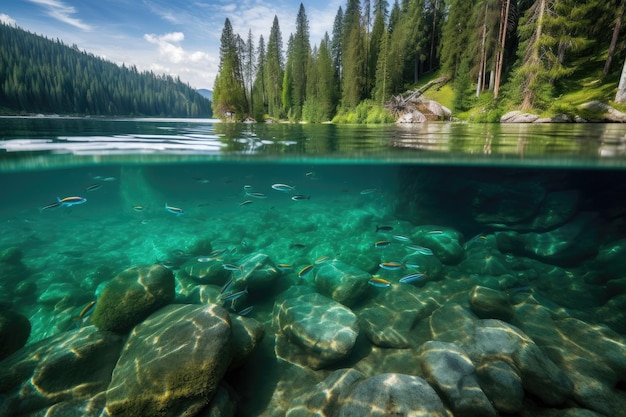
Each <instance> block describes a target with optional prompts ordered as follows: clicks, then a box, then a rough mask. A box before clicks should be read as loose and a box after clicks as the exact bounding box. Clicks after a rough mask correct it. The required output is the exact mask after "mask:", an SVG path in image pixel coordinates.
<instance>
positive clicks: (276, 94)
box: [265, 16, 284, 119]
mask: <svg viewBox="0 0 626 417" xmlns="http://www.w3.org/2000/svg"><path fill="white" fill-rule="evenodd" d="M282 45H283V39H282V35H281V33H280V26H279V24H278V17H276V16H274V22H273V23H272V29H271V31H270V37H269V41H268V43H267V58H266V60H265V64H266V82H265V88H266V91H267V113H268V114H269V115H270V116H271V117H274V118H277V119H278V118H280V117H281V116H282V115H283V104H282V85H283V78H284V61H283V46H282Z"/></svg>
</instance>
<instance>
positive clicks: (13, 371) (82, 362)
mask: <svg viewBox="0 0 626 417" xmlns="http://www.w3.org/2000/svg"><path fill="white" fill-rule="evenodd" d="M122 344H123V341H122V337H121V336H119V335H117V334H115V333H112V332H101V331H98V330H97V329H96V328H95V327H94V326H88V327H83V328H82V329H80V330H78V331H73V332H65V333H61V334H59V335H56V336H53V337H50V338H48V339H44V340H41V341H39V342H37V343H35V344H32V345H29V346H26V347H24V348H22V349H21V350H19V351H18V352H16V353H14V354H13V355H11V356H10V357H8V358H6V359H5V360H4V361H3V362H2V366H0V394H1V395H0V396H1V397H3V399H2V403H1V404H2V407H0V409H1V411H0V413H2V412H5V413H6V414H2V415H7V416H13V415H20V416H21V415H27V414H28V415H30V414H29V413H35V412H40V413H41V414H39V415H44V413H45V412H47V411H50V409H49V407H52V406H55V407H54V408H61V405H59V404H61V403H64V402H69V401H81V400H87V399H89V398H92V397H94V396H96V395H97V394H98V393H100V392H103V391H104V390H105V389H106V387H107V386H108V385H109V382H110V381H111V371H112V370H113V368H114V366H115V363H116V362H117V360H118V357H119V352H120V350H121V349H122ZM64 407H69V404H65V406H64ZM78 409H80V407H79V408H78ZM46 415H47V414H46ZM50 415H55V414H50ZM66 415H72V414H69V413H68V414H66ZM84 415H88V414H84Z"/></svg>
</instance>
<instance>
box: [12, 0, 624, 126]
mask: <svg viewBox="0 0 626 417" xmlns="http://www.w3.org/2000/svg"><path fill="white" fill-rule="evenodd" d="M625 10H626V2H625V1H624V0H607V1H601V0H593V1H587V2H580V1H574V0H472V1H466V0H395V1H394V2H393V4H392V3H391V2H389V1H387V0H375V1H374V2H371V0H363V1H362V2H361V1H360V0H347V1H346V4H345V5H343V6H340V7H339V8H338V10H337V13H336V16H335V19H334V22H333V25H332V30H331V31H330V33H328V32H327V33H326V35H325V36H324V38H323V39H322V40H321V41H320V42H319V44H313V45H312V44H311V40H310V33H309V21H308V18H307V15H306V10H305V7H304V5H303V4H300V7H299V9H298V13H297V16H296V21H295V23H296V30H295V33H292V34H290V35H289V36H288V38H287V39H286V41H285V42H283V40H284V39H283V35H282V33H281V30H280V24H279V21H278V18H277V17H274V21H273V24H272V27H271V30H270V32H269V36H268V37H267V38H265V36H267V34H261V35H260V36H259V37H258V40H257V41H255V38H256V35H255V34H253V33H252V31H251V30H249V31H248V33H247V35H246V36H245V37H242V36H240V35H239V34H236V33H234V31H233V28H232V25H231V23H230V20H229V19H226V21H225V22H224V27H223V30H222V35H221V45H220V51H219V53H220V65H219V72H218V75H217V77H216V79H215V83H214V92H213V101H212V102H209V101H208V100H206V99H205V98H203V97H202V96H201V95H200V94H198V92H197V91H195V90H194V89H192V88H191V87H190V86H189V85H187V84H184V83H183V82H181V81H180V79H174V78H172V77H170V76H163V75H157V74H154V73H152V72H139V71H138V70H137V68H136V67H134V66H133V67H126V66H122V67H119V66H117V65H116V64H113V63H111V62H108V61H105V60H103V59H101V58H98V57H96V56H94V55H92V54H89V53H87V52H84V51H79V50H78V47H76V46H75V45H74V46H72V47H70V46H67V45H64V44H63V43H62V42H61V41H60V40H58V39H57V40H56V41H54V40H50V39H47V38H44V37H41V36H38V35H35V34H32V33H29V32H26V31H24V30H22V29H19V28H17V27H12V26H9V25H5V24H0V35H1V36H0V39H2V42H1V43H0V63H1V64H2V65H0V114H4V115H28V114H38V113H43V114H61V115H78V116H85V115H89V116H131V117H132V116H159V117H212V115H213V114H214V115H215V117H219V118H221V119H223V120H227V121H244V120H256V121H264V120H265V121H267V120H273V121H286V122H310V123H325V122H333V123H350V124H352V123H366V124H380V123H391V122H393V121H394V120H395V117H394V116H392V115H391V113H390V112H389V111H388V110H387V109H386V108H385V104H386V103H388V101H389V99H390V98H391V97H393V96H397V95H400V94H407V92H411V91H414V90H415V89H417V88H423V87H424V86H425V85H426V84H427V83H428V82H430V81H431V80H434V79H436V78H441V77H444V78H446V79H448V82H447V83H445V84H443V85H437V86H435V87H433V88H430V89H428V90H426V91H424V97H425V98H428V99H431V100H435V101H437V102H439V103H441V104H443V105H444V106H446V107H447V108H449V109H451V110H452V117H453V118H454V119H457V120H466V121H470V122H497V121H499V118H500V117H501V116H502V115H503V114H504V113H506V112H509V111H511V110H522V111H525V112H532V113H535V114H538V115H540V116H542V117H551V116H554V115H559V114H566V115H568V116H570V118H571V119H573V118H574V117H577V116H578V117H582V118H594V116H595V115H594V114H593V112H591V111H589V110H584V109H581V108H580V107H579V106H580V105H581V104H583V103H586V102H589V101H598V102H600V103H607V104H609V105H611V106H613V107H615V108H616V109H617V110H621V111H626V105H625V104H623V102H624V101H626V71H625V70H624V68H626V65H625V62H624V61H625V58H626V37H625V36H623V35H624V34H623V32H624V31H625V30H626V25H624V24H623V23H624V20H625V19H626V12H625ZM266 39H267V40H266ZM285 47H286V48H285ZM396 113H397V112H396Z"/></svg>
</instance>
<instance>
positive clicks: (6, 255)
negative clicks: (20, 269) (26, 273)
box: [0, 247, 23, 264]
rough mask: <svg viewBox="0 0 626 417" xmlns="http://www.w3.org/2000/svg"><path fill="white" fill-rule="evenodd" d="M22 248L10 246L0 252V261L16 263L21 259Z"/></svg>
mask: <svg viewBox="0 0 626 417" xmlns="http://www.w3.org/2000/svg"><path fill="white" fill-rule="evenodd" d="M22 256H23V254H22V250H21V249H20V248H16V247H10V248H6V249H4V250H3V251H2V252H0V262H3V263H9V264H17V263H20V262H21V261H22Z"/></svg>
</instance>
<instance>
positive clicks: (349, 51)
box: [341, 0, 366, 109]
mask: <svg viewBox="0 0 626 417" xmlns="http://www.w3.org/2000/svg"><path fill="white" fill-rule="evenodd" d="M343 20H344V23H343V48H342V52H341V55H342V59H343V80H342V103H343V107H344V108H346V109H354V108H356V106H357V105H358V104H359V102H360V101H361V100H362V99H363V98H364V91H365V83H366V79H365V68H366V57H365V45H364V42H363V41H364V38H365V31H364V28H363V25H361V8H360V6H359V1H358V0H348V5H347V7H346V13H345V15H344V19H343Z"/></svg>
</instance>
